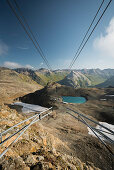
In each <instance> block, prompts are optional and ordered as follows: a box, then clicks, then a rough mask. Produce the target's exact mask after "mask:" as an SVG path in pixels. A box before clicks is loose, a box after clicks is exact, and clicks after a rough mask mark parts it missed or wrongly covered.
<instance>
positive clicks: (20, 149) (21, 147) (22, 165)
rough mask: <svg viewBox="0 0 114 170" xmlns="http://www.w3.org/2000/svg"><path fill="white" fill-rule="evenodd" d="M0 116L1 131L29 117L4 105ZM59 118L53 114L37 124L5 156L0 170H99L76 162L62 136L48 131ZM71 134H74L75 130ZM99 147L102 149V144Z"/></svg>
mask: <svg viewBox="0 0 114 170" xmlns="http://www.w3.org/2000/svg"><path fill="white" fill-rule="evenodd" d="M58 114H59V113H58ZM0 116H1V121H0V131H1V130H5V129H7V128H8V127H11V126H12V125H14V124H16V123H18V122H20V121H22V120H23V119H25V118H26V116H25V117H24V116H22V115H20V114H18V113H17V112H16V111H15V110H12V109H10V108H9V107H8V106H5V105H1V107H0ZM58 116H59V115H57V116H56V114H55V113H53V114H52V115H51V116H50V117H49V118H48V119H47V118H46V119H45V120H44V121H45V122H42V121H41V122H40V123H35V124H34V125H32V126H31V127H30V128H29V129H28V130H27V131H26V132H25V133H24V135H23V136H22V137H21V138H20V139H19V140H18V141H17V142H16V143H15V144H14V145H13V146H12V147H11V148H10V149H9V151H8V152H7V153H6V154H5V156H3V157H2V158H1V159H0V169H1V170H2V169H3V170H4V169H5V170H15V169H17V170H22V169H23V170H24V169H25V170H51V169H72V170H78V169H81V170H83V169H87V170H89V169H90V168H91V169H96V170H98V169H99V168H96V167H95V166H94V164H93V163H91V162H89V161H88V162H86V163H84V162H83V161H81V160H80V159H79V158H77V156H74V154H71V153H72V150H71V149H70V148H69V147H68V145H67V143H66V142H65V141H63V140H62V139H60V137H59V136H57V135H58V133H57V134H56V136H55V135H54V134H53V132H51V131H50V130H52V128H51V129H49V124H48V127H47V126H45V123H46V122H47V121H49V122H54V120H56V119H57V117H58ZM62 116H63V115H62ZM60 118H61V116H60ZM43 123H44V124H43ZM60 123H61V121H60ZM46 124H47V123H46ZM74 128H76V127H74ZM76 129H77V128H76ZM53 130H54V129H53ZM55 130H57V129H55ZM69 130H70V129H69ZM70 131H72V129H71V130H70ZM70 131H69V132H70ZM73 131H74V130H73ZM73 131H72V132H73ZM80 131H81V130H80ZM63 132H64V131H63ZM11 134H12V132H9V133H8V134H7V136H6V137H8V136H9V135H11ZM65 134H66V132H65ZM3 138H4V137H3ZM15 138H16V137H13V138H11V139H10V140H9V141H8V142H6V143H4V144H3V145H2V147H1V148H0V152H2V151H3V150H4V149H5V148H6V147H7V146H8V145H9V144H10V143H11V142H12V141H13V140H14V139H15ZM99 147H101V148H102V146H100V144H99ZM67 152H69V153H67Z"/></svg>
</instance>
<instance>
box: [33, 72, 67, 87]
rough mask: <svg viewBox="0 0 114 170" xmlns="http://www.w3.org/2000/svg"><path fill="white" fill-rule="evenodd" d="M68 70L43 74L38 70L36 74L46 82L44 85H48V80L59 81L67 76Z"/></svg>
mask: <svg viewBox="0 0 114 170" xmlns="http://www.w3.org/2000/svg"><path fill="white" fill-rule="evenodd" d="M67 74H68V73H67V72H58V73H57V72H56V73H54V72H53V73H50V74H46V73H45V74H42V73H39V72H36V75H37V76H38V77H40V78H41V80H42V81H43V82H44V85H46V84H47V83H48V82H58V81H60V80H62V79H64V78H65V76H66V75H67Z"/></svg>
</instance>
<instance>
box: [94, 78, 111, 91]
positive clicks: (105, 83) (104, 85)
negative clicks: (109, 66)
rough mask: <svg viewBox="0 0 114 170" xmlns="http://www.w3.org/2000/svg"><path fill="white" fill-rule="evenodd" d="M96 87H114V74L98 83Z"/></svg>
mask: <svg viewBox="0 0 114 170" xmlns="http://www.w3.org/2000/svg"><path fill="white" fill-rule="evenodd" d="M96 87H101V88H103V87H114V76H112V77H110V78H109V79H108V80H106V81H105V82H104V83H101V84H98V85H96Z"/></svg>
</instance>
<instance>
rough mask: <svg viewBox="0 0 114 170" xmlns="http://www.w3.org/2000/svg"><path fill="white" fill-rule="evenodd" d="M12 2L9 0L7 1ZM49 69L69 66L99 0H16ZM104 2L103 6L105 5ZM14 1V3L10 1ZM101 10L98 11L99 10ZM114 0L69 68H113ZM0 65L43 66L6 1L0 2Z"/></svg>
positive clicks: (98, 4)
mask: <svg viewBox="0 0 114 170" xmlns="http://www.w3.org/2000/svg"><path fill="white" fill-rule="evenodd" d="M11 2H12V3H13V0H11ZM17 2H18V4H19V6H20V8H21V10H22V12H23V14H24V16H25V18H26V20H27V21H28V23H29V25H30V27H31V29H32V31H33V33H34V35H35V36H36V38H37V40H38V42H39V44H40V46H41V48H42V50H43V52H44V54H45V56H46V58H47V59H48V61H49V63H50V65H51V67H52V68H53V69H62V68H69V65H70V62H71V61H72V59H73V57H74V55H75V52H76V50H77V48H78V46H79V45H80V43H81V40H82V38H83V36H84V34H85V33H86V31H87V29H88V26H89V24H90V23H91V21H92V19H93V17H94V15H95V13H96V11H97V9H98V7H99V6H100V3H101V1H100V0H86V1H83V0H34V1H31V0H17ZM107 2H108V0H107V1H105V3H104V5H103V7H102V10H103V8H104V7H105V6H106V3H107ZM13 4H14V3H13ZM102 10H101V11H102ZM113 44H114V1H112V3H111V5H110V7H109V8H108V10H107V11H106V13H105V15H104V17H103V18H102V20H101V22H100V24H99V25H98V27H97V28H96V30H95V32H94V33H93V35H92V37H91V38H90V40H89V42H88V43H87V45H86V46H85V48H84V50H83V52H82V53H81V55H80V56H79V58H78V60H77V61H76V63H75V64H74V66H73V68H75V69H79V68H101V69H104V68H114V50H113V46H114V45H113ZM0 65H1V66H6V67H10V68H15V67H29V68H32V67H33V68H35V69H37V68H40V67H46V65H45V63H44V61H43V59H42V58H41V56H40V55H39V54H38V53H37V51H36V49H35V48H34V46H33V44H32V42H31V41H30V40H29V38H28V36H27V35H26V34H25V32H24V30H23V28H22V27H21V25H20V24H19V22H18V20H17V18H16V17H15V16H14V14H13V13H12V11H11V9H10V8H9V6H8V4H7V2H6V1H4V0H1V1H0Z"/></svg>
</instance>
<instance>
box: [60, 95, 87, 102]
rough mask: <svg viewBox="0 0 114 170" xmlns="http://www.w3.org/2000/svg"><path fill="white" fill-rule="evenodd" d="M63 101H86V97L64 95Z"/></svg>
mask: <svg viewBox="0 0 114 170" xmlns="http://www.w3.org/2000/svg"><path fill="white" fill-rule="evenodd" d="M62 99H63V102H67V103H85V102H86V99H85V98H84V97H72V96H62Z"/></svg>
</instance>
